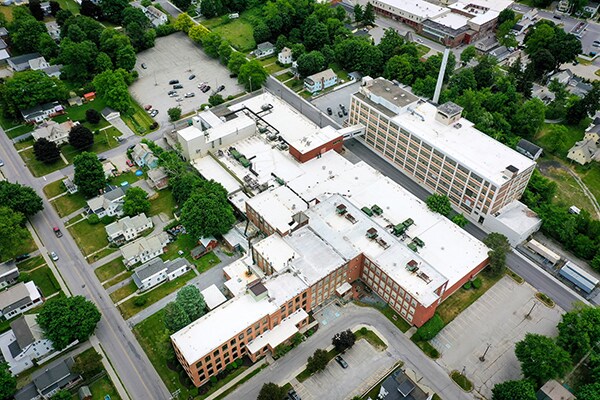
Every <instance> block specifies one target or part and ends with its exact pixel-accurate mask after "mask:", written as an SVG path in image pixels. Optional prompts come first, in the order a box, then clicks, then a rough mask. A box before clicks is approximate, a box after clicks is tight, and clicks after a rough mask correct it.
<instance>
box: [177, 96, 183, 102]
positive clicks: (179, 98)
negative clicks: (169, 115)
mask: <svg viewBox="0 0 600 400" xmlns="http://www.w3.org/2000/svg"><path fill="white" fill-rule="evenodd" d="M175 101H176V102H182V101H183V97H178V98H176V99H175Z"/></svg>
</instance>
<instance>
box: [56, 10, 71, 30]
mask: <svg viewBox="0 0 600 400" xmlns="http://www.w3.org/2000/svg"><path fill="white" fill-rule="evenodd" d="M72 16H73V13H72V12H71V11H69V10H60V11H59V12H57V13H56V23H57V24H58V26H63V25H64V24H65V22H66V21H67V20H68V19H69V18H71V17H72Z"/></svg>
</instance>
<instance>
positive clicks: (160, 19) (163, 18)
mask: <svg viewBox="0 0 600 400" xmlns="http://www.w3.org/2000/svg"><path fill="white" fill-rule="evenodd" d="M142 11H144V14H146V17H148V19H149V20H150V22H152V25H154V27H157V26H159V25H162V24H166V23H168V22H169V18H168V17H167V15H166V14H165V13H164V12H162V11H160V10H159V9H158V8H156V7H154V6H148V7H142Z"/></svg>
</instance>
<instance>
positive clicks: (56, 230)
mask: <svg viewBox="0 0 600 400" xmlns="http://www.w3.org/2000/svg"><path fill="white" fill-rule="evenodd" d="M52 230H53V231H54V235H56V237H62V232H61V231H60V229H58V226H55V227H54V228H52Z"/></svg>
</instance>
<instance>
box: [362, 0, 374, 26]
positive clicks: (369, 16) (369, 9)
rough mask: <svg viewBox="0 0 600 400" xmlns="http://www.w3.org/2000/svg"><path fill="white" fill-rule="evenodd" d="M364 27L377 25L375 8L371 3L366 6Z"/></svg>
mask: <svg viewBox="0 0 600 400" xmlns="http://www.w3.org/2000/svg"><path fill="white" fill-rule="evenodd" d="M362 23H363V25H375V8H374V7H373V4H371V3H370V2H369V3H367V5H366V6H365V12H364V13H363V16H362Z"/></svg>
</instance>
